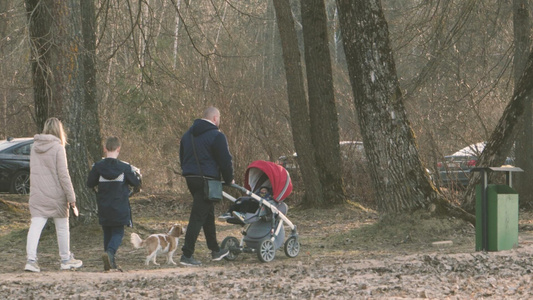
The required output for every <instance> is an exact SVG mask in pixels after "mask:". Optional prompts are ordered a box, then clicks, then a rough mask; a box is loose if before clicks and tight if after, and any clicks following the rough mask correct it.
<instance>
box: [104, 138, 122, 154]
mask: <svg viewBox="0 0 533 300" xmlns="http://www.w3.org/2000/svg"><path fill="white" fill-rule="evenodd" d="M119 147H120V139H119V138H118V137H116V136H111V137H108V138H107V141H106V142H105V149H106V150H107V151H115V150H117V149H118V148H119Z"/></svg>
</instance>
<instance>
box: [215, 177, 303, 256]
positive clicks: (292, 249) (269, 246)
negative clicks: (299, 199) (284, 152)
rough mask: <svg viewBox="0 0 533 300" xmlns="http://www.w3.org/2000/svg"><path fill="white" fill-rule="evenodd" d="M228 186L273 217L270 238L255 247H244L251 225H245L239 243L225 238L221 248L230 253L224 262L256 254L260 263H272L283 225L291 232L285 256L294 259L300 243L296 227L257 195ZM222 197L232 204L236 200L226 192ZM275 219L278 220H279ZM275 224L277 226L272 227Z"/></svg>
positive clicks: (286, 244) (235, 186) (240, 188)
mask: <svg viewBox="0 0 533 300" xmlns="http://www.w3.org/2000/svg"><path fill="white" fill-rule="evenodd" d="M229 186H231V187H233V188H236V189H238V190H240V191H242V192H243V193H245V194H246V195H247V196H249V197H250V198H252V199H254V200H256V201H257V202H258V203H259V208H261V207H263V206H264V207H266V208H268V209H269V210H270V211H271V212H272V216H273V217H272V221H271V222H272V226H271V230H270V234H269V236H270V237H269V238H265V239H262V240H261V241H259V242H258V246H257V247H248V246H246V245H245V243H246V241H245V237H246V234H247V231H248V229H249V227H250V226H251V225H252V224H253V223H252V224H247V225H245V228H244V229H243V231H242V234H243V237H242V238H241V239H240V241H239V240H238V239H237V238H235V237H232V236H229V237H226V238H225V239H224V240H223V241H222V243H221V248H223V249H228V250H229V251H230V254H229V255H227V256H226V257H224V258H225V259H226V260H230V261H232V260H235V259H236V258H237V256H238V255H239V254H240V253H256V254H257V257H258V258H259V260H260V261H262V262H270V261H272V260H273V259H274V257H275V253H276V250H277V248H276V245H275V242H276V238H277V237H278V235H279V234H280V232H281V231H282V228H283V225H284V224H286V225H287V226H288V227H289V228H290V230H291V232H290V234H289V237H288V238H287V240H286V241H285V243H284V251H285V255H287V256H288V257H290V258H293V257H296V256H297V255H298V254H299V252H300V242H299V239H298V231H297V227H296V225H295V224H293V223H292V222H291V221H290V220H289V219H288V218H287V216H285V214H284V213H283V212H281V211H280V210H279V209H278V208H277V207H276V206H275V205H273V204H271V203H270V202H269V201H267V200H266V199H263V198H261V197H259V196H258V195H256V194H254V193H253V192H251V191H249V190H247V189H246V188H244V187H241V186H239V185H236V184H231V185H229ZM222 195H223V196H224V198H226V199H228V200H230V201H232V202H235V201H237V199H236V198H234V197H233V196H231V195H229V194H228V193H226V192H223V193H222ZM277 218H279V220H278V219H277ZM276 222H277V223H278V224H277V225H276V226H275V227H274V225H275V223H276Z"/></svg>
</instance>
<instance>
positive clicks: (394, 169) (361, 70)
mask: <svg viewBox="0 0 533 300" xmlns="http://www.w3.org/2000/svg"><path fill="white" fill-rule="evenodd" d="M337 5H338V7H339V14H340V24H341V30H342V38H343V43H344V51H345V53H346V58H347V62H348V70H349V74H350V80H351V83H352V89H353V93H354V99H355V106H356V108H357V112H358V116H359V122H360V127H361V131H362V135H363V142H364V145H365V153H366V156H367V158H368V161H369V167H370V168H369V169H370V172H371V177H372V181H373V184H374V189H375V191H376V196H377V204H378V209H379V210H380V211H381V212H385V213H389V212H402V211H409V210H415V209H419V208H424V207H427V206H428V205H429V204H430V203H432V202H436V201H437V200H438V198H439V197H438V196H439V195H438V193H437V192H436V190H435V189H434V187H433V185H432V184H431V181H430V179H429V176H428V174H427V172H426V171H425V168H424V166H423V165H422V163H421V161H420V158H419V155H418V149H417V146H416V144H415V139H414V135H413V131H412V130H411V126H410V123H409V120H408V119H407V116H406V113H405V108H404V105H403V102H402V94H401V91H400V87H399V83H398V79H397V75H396V69H395V64H394V59H393V55H392V49H391V46H390V42H389V32H388V26H387V22H386V20H385V17H384V15H383V11H382V8H381V1H379V0H352V1H351V0H337Z"/></svg>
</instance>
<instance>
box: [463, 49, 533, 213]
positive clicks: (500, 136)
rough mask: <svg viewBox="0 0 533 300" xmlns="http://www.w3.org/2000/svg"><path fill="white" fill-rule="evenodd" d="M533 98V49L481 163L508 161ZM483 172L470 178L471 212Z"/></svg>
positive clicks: (467, 198)
mask: <svg viewBox="0 0 533 300" xmlns="http://www.w3.org/2000/svg"><path fill="white" fill-rule="evenodd" d="M532 97H533V52H530V53H529V56H528V59H527V63H526V66H525V69H524V73H523V74H522V77H521V78H520V80H519V81H518V86H517V87H516V89H515V91H514V94H513V97H512V98H511V101H510V102H509V104H507V107H506V108H505V110H504V112H503V115H502V117H501V118H500V121H499V122H498V125H496V128H495V129H494V131H493V132H492V134H491V136H490V138H489V140H488V141H487V145H486V146H485V148H484V149H483V153H481V155H480V157H479V160H478V162H477V166H482V167H490V166H500V165H502V164H503V163H504V162H505V159H506V157H507V155H508V154H509V152H510V150H511V147H512V146H513V142H514V141H515V138H516V136H517V135H518V134H519V132H520V129H521V124H520V123H521V122H523V116H524V110H525V106H526V105H530V104H531V99H532ZM480 177H481V176H480V174H479V173H478V172H475V173H474V174H473V176H472V177H471V178H470V182H469V184H468V189H467V190H466V192H465V201H464V204H463V208H464V209H465V210H467V211H474V209H475V203H476V201H475V186H476V184H477V183H478V182H479V181H480Z"/></svg>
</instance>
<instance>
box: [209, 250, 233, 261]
mask: <svg viewBox="0 0 533 300" xmlns="http://www.w3.org/2000/svg"><path fill="white" fill-rule="evenodd" d="M228 254H229V250H228V249H220V250H218V252H217V251H213V252H211V258H212V259H213V260H214V261H218V260H221V259H222V258H224V257H225V256H227V255H228Z"/></svg>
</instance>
